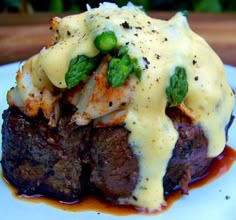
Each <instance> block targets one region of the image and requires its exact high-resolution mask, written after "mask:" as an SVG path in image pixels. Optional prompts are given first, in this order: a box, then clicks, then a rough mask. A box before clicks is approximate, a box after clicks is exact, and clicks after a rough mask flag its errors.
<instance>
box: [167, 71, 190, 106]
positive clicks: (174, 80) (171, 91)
mask: <svg viewBox="0 0 236 220" xmlns="http://www.w3.org/2000/svg"><path fill="white" fill-rule="evenodd" d="M187 92H188V81H187V76H186V71H185V68H182V67H176V68H175V73H174V74H173V75H172V76H171V78H170V86H169V87H167V88H166V95H167V98H168V101H169V103H170V106H172V107H173V106H177V105H180V104H181V103H182V102H183V100H184V98H185V96H186V94H187Z"/></svg>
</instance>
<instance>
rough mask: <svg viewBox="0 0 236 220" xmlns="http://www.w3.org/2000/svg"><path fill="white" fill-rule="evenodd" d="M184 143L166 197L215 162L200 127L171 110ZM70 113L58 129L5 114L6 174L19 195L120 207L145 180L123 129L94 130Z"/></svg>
mask: <svg viewBox="0 0 236 220" xmlns="http://www.w3.org/2000/svg"><path fill="white" fill-rule="evenodd" d="M167 114H168V116H169V117H170V118H171V120H172V121H173V123H174V126H175V127H176V129H177V130H178V132H179V139H178V141H177V143H176V146H175V148H174V151H173V155H172V158H171V159H170V161H169V164H168V168H167V171H166V174H165V176H164V179H163V184H164V190H165V193H166V194H168V193H169V192H171V191H173V190H174V189H176V188H177V187H181V188H182V190H183V192H184V193H188V184H189V182H190V181H192V180H193V179H195V178H199V177H202V176H203V175H204V174H205V172H206V170H207V168H208V167H209V165H210V163H211V160H212V159H209V158H207V139H206V137H205V136H204V133H203V131H202V129H201V127H200V126H196V125H194V124H192V123H191V120H190V119H189V118H188V117H186V116H185V115H184V114H182V113H181V112H180V111H179V110H178V109H177V108H172V109H169V110H167ZM70 116H71V113H70V112H69V113H68V112H66V111H65V112H64V113H62V115H61V119H60V121H59V124H58V126H57V127H56V128H49V127H48V125H47V123H48V121H47V120H45V119H44V117H43V116H42V115H40V116H38V117H36V118H28V117H26V116H25V115H24V114H23V113H21V112H20V111H19V110H18V109H16V108H12V107H10V108H9V109H7V110H5V111H4V113H3V126H2V138H3V140H2V154H3V155H2V169H3V173H4V176H5V177H6V178H7V179H8V180H9V181H10V182H11V183H13V184H14V185H15V186H16V187H17V188H18V189H19V193H23V194H27V195H32V194H43V195H46V196H49V197H53V198H57V199H60V200H64V201H75V200H79V199H80V198H81V197H82V196H83V195H86V194H88V193H91V192H92V193H96V194H99V195H100V196H102V197H104V198H105V199H108V200H111V201H113V202H117V201H118V198H119V197H129V196H130V195H131V193H132V191H133V190H134V188H135V186H136V184H137V181H138V177H139V176H138V175H139V167H138V159H137V158H136V156H135V155H134V154H133V152H132V149H131V147H130V146H129V144H128V135H129V131H128V130H126V129H125V128H124V127H123V126H115V127H107V128H94V127H92V125H91V124H90V125H87V126H82V127H79V126H77V125H75V124H71V123H70Z"/></svg>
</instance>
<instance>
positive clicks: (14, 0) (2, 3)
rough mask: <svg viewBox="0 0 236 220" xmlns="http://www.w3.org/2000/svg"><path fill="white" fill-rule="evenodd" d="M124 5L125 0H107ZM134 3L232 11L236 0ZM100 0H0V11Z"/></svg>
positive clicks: (66, 7) (75, 7)
mask: <svg viewBox="0 0 236 220" xmlns="http://www.w3.org/2000/svg"><path fill="white" fill-rule="evenodd" d="M107 1H109V2H114V3H117V4H118V5H119V6H122V5H126V4H127V2H128V1H127V0H117V1H115V0H107ZM130 1H131V2H133V3H134V4H135V5H143V7H144V9H145V10H159V11H160V10H162V11H176V10H190V11H198V12H215V13H217V12H225V11H226V12H227V11H230V12H234V13H236V0H130ZM100 2H103V1H101V0H87V1H83V0H0V11H1V12H16V13H17V12H22V13H34V12H81V11H84V10H85V9H86V4H89V5H90V6H91V7H97V6H98V5H99V3H100Z"/></svg>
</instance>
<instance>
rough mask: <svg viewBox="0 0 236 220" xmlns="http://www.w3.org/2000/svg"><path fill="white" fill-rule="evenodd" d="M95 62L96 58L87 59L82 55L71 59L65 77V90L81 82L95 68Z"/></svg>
mask: <svg viewBox="0 0 236 220" xmlns="http://www.w3.org/2000/svg"><path fill="white" fill-rule="evenodd" d="M97 62H98V58H97V57H93V58H89V57H86V56H84V55H79V56H77V57H75V58H74V59H72V60H71V61H70V64H69V68H68V71H67V72H66V75H65V81H66V85H67V88H68V89H71V88H72V87H75V86H77V85H78V84H79V83H80V82H81V81H83V80H84V79H85V78H86V77H87V75H88V74H89V73H91V72H92V71H93V70H94V69H95V68H96V67H97Z"/></svg>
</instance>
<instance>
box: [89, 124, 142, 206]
mask: <svg viewBox="0 0 236 220" xmlns="http://www.w3.org/2000/svg"><path fill="white" fill-rule="evenodd" d="M128 136H129V131H127V130H126V129H125V128H124V127H120V126H116V127H108V128H97V129H95V130H94V131H93V134H92V137H91V141H92V149H91V155H92V174H91V182H92V183H93V184H94V185H95V187H96V188H97V189H99V191H100V193H102V195H104V197H106V198H107V199H109V200H112V201H117V199H118V198H119V197H129V196H131V193H132V192H133V190H134V188H135V186H136V184H137V180H138V173H139V168H138V160H137V158H136V157H135V155H134V154H133V152H132V149H131V148H130V147H129V145H128Z"/></svg>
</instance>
